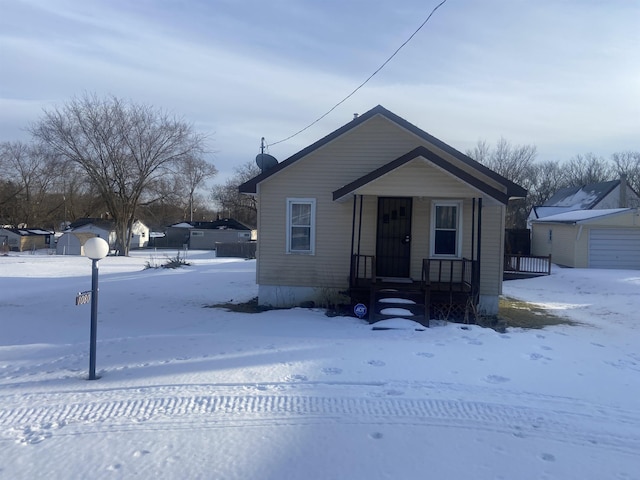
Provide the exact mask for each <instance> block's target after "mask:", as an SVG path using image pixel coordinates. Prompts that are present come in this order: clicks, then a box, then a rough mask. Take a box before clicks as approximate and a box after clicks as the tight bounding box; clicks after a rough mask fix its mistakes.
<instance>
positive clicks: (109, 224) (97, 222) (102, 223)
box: [65, 217, 146, 232]
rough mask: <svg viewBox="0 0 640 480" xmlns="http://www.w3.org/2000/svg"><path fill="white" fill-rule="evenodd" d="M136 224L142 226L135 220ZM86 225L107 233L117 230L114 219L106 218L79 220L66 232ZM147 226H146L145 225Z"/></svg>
mask: <svg viewBox="0 0 640 480" xmlns="http://www.w3.org/2000/svg"><path fill="white" fill-rule="evenodd" d="M133 223H134V224H136V223H138V224H142V225H144V224H143V223H142V222H141V221H140V220H137V219H136V220H134V222H133ZM85 225H93V226H94V227H97V228H101V229H102V230H106V231H107V232H111V231H114V230H115V228H116V222H115V221H114V220H112V219H105V218H89V217H86V218H78V219H77V220H75V221H73V222H72V223H70V224H69V226H68V227H67V228H66V229H65V232H69V231H71V230H75V229H76V228H80V227H84V226H85ZM145 226H146V225H145Z"/></svg>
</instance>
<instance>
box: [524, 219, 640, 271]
mask: <svg viewBox="0 0 640 480" xmlns="http://www.w3.org/2000/svg"><path fill="white" fill-rule="evenodd" d="M531 250H532V254H533V255H551V259H552V261H553V263H556V264H558V265H563V266H567V267H576V268H617V269H640V212H639V209H638V208H613V209H601V210H574V211H571V212H565V213H560V214H557V215H550V216H548V217H544V218H541V219H539V220H533V221H532V222H531Z"/></svg>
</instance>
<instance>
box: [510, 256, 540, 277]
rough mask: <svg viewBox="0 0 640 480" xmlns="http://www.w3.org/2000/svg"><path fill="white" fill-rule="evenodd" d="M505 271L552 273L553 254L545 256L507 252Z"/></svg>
mask: <svg viewBox="0 0 640 480" xmlns="http://www.w3.org/2000/svg"><path fill="white" fill-rule="evenodd" d="M504 271H505V272H514V273H537V274H541V275H551V255H549V256H546V257H544V256H535V255H511V254H506V255H505V256H504Z"/></svg>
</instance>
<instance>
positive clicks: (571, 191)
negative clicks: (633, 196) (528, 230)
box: [542, 180, 620, 210]
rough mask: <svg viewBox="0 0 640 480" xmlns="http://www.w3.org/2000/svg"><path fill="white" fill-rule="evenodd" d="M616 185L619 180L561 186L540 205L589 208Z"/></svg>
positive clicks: (618, 183)
mask: <svg viewBox="0 0 640 480" xmlns="http://www.w3.org/2000/svg"><path fill="white" fill-rule="evenodd" d="M618 185H620V180H611V181H609V182H600V183H591V184H589V185H579V186H577V187H567V188H562V189H560V190H558V191H557V192H556V193H554V194H553V195H552V196H551V198H549V200H547V201H546V202H544V204H543V205H542V206H544V207H571V208H572V209H573V210H590V209H592V208H593V207H595V206H596V205H597V204H598V203H599V202H600V201H601V200H602V199H603V198H604V197H606V196H607V195H608V194H609V193H611V191H612V190H613V189H614V188H616V187H617V186H618Z"/></svg>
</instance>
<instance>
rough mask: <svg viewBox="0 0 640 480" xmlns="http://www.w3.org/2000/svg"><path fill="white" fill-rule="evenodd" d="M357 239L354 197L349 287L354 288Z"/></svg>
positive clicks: (354, 199)
mask: <svg viewBox="0 0 640 480" xmlns="http://www.w3.org/2000/svg"><path fill="white" fill-rule="evenodd" d="M355 238H356V196H355V195H354V196H353V214H352V216H351V251H350V252H349V275H350V277H349V286H350V287H352V286H353V285H352V283H353V275H354V273H355V272H354V271H353V267H354V266H353V247H354V243H355Z"/></svg>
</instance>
